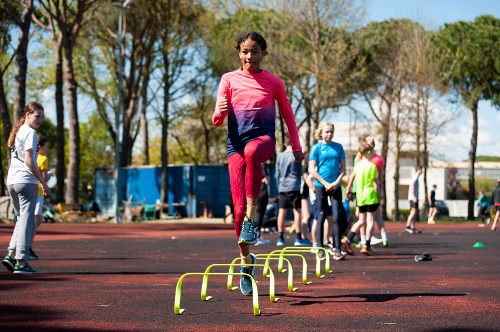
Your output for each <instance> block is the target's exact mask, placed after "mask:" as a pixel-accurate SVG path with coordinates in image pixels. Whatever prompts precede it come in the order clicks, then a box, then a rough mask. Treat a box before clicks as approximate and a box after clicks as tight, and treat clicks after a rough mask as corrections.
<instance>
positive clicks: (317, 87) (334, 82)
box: [263, 0, 363, 150]
mask: <svg viewBox="0 0 500 332" xmlns="http://www.w3.org/2000/svg"><path fill="white" fill-rule="evenodd" d="M266 8H269V10H270V12H274V13H275V15H274V17H272V19H268V22H266V23H267V24H264V25H263V29H264V33H265V34H266V35H267V36H269V41H270V44H271V45H275V46H274V47H273V52H274V53H275V54H274V55H273V57H272V58H271V60H269V61H270V63H271V64H272V70H273V71H274V72H275V73H276V74H277V75H278V76H280V77H282V78H283V80H284V81H285V85H287V86H288V87H289V89H288V92H292V93H296V98H298V105H299V107H301V108H304V111H305V118H306V119H305V121H304V123H306V125H307V126H308V137H307V140H306V145H307V149H308V150H310V147H311V146H312V144H314V138H313V135H312V133H313V132H314V131H315V129H316V128H317V127H318V125H319V122H320V121H321V120H322V118H323V117H324V116H325V114H326V112H327V111H335V110H337V109H338V108H339V107H340V106H341V105H345V104H347V103H348V101H349V98H350V96H351V93H352V92H353V91H354V90H353V88H354V86H355V84H354V83H355V82H356V80H357V79H358V78H359V74H360V71H359V69H360V68H361V67H360V64H362V63H363V58H362V57H359V53H358V49H357V48H356V47H355V43H354V41H353V40H352V39H351V34H350V33H349V31H350V30H351V29H352V28H353V27H355V26H356V24H357V22H360V19H361V17H362V15H363V10H362V6H361V2H358V1H347V0H335V1H321V0H308V1H302V0H274V1H268V2H267V6H266ZM267 17H270V16H269V15H267ZM278 45H279V47H278ZM291 63H293V64H294V65H293V66H290V64H291ZM292 86H293V88H292Z"/></svg>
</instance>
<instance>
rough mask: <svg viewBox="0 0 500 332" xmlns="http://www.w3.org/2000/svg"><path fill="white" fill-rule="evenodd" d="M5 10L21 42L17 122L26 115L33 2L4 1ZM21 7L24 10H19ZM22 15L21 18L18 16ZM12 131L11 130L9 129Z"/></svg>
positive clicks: (17, 66) (16, 84)
mask: <svg viewBox="0 0 500 332" xmlns="http://www.w3.org/2000/svg"><path fill="white" fill-rule="evenodd" d="M3 4H4V8H5V10H6V11H7V12H8V13H9V15H10V17H11V19H12V20H13V21H14V22H15V24H16V25H17V26H18V27H19V42H18V44H17V47H16V50H15V52H14V54H15V59H16V61H15V68H14V72H15V74H14V111H13V113H14V117H13V118H14V119H13V122H14V123H17V121H18V120H19V119H20V118H21V117H23V115H24V106H25V105H26V73H27V71H28V43H29V32H30V27H31V14H32V13H33V0H26V1H20V0H19V1H13V0H11V1H3ZM19 7H21V8H22V10H19V9H20V8H19ZM19 13H20V16H19V15H18V14H19ZM9 130H10V128H9Z"/></svg>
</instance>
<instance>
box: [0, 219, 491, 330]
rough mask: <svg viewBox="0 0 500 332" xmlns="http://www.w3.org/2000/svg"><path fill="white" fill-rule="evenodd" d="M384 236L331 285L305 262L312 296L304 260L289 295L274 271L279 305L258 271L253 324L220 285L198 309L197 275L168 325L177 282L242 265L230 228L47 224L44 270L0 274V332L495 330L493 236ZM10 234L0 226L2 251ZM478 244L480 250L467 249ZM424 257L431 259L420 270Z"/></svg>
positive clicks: (433, 229) (296, 265)
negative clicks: (303, 275)
mask: <svg viewBox="0 0 500 332" xmlns="http://www.w3.org/2000/svg"><path fill="white" fill-rule="evenodd" d="M386 225H387V228H388V232H389V241H390V246H389V247H388V248H381V247H380V246H376V247H375V249H376V255H375V256H373V257H367V256H364V255H362V254H360V253H359V249H358V252H357V254H356V255H355V256H348V259H347V260H345V261H340V262H337V261H333V260H332V261H331V267H332V270H333V273H331V274H325V271H324V264H322V270H321V271H322V274H325V277H324V278H322V279H318V278H317V277H316V274H315V258H314V255H313V254H310V253H303V255H304V257H305V258H306V259H307V263H308V280H309V281H312V284H310V285H304V284H302V279H301V271H302V263H301V260H300V258H297V257H289V260H290V261H291V263H292V267H293V270H294V286H295V287H298V290H297V291H296V292H290V291H289V290H288V288H287V275H288V274H280V273H278V272H277V268H276V265H277V263H276V261H273V263H272V264H271V268H272V270H273V272H274V274H275V278H276V288H275V289H276V297H279V301H278V302H274V303H273V302H271V301H270V299H269V298H270V296H269V279H266V278H264V277H262V268H260V267H257V269H256V277H257V281H258V282H259V283H258V292H259V305H260V309H261V315H260V316H254V314H253V306H252V297H245V296H243V295H242V294H241V292H240V291H239V290H236V291H232V292H231V291H228V290H227V287H226V282H227V278H226V277H222V276H211V277H210V279H209V284H208V285H209V286H208V295H211V296H213V299H211V300H210V301H201V299H200V289H201V280H202V278H201V276H188V277H186V278H185V279H184V283H183V287H182V298H181V300H182V301H181V307H182V308H185V309H186V311H185V312H184V313H183V314H182V315H176V314H174V296H175V290H176V284H177V281H178V280H179V277H180V276H181V275H183V274H184V273H187V272H203V271H205V269H206V267H207V266H209V265H210V264H213V263H230V262H231V261H232V260H233V259H234V258H236V257H237V256H238V251H237V246H236V239H235V236H234V231H233V229H232V225H224V224H221V223H218V224H187V223H185V222H183V220H179V221H176V222H175V223H173V222H168V223H164V224H146V223H142V224H118V225H116V224H93V225H90V224H44V225H42V226H41V227H40V229H39V231H38V234H37V236H36V240H35V250H36V251H37V253H38V255H39V256H40V260H39V261H34V262H32V266H33V267H35V268H36V269H37V270H38V271H39V274H38V275H33V276H19V275H14V274H11V273H9V272H8V271H7V270H6V269H5V268H4V267H3V266H0V295H1V296H0V331H188V330H190V331H270V330H272V329H277V330H280V331H333V330H336V331H337V330H338V331H340V330H342V331H499V330H500V317H499V316H500V291H499V287H500V284H499V275H500V264H499V263H500V259H499V253H500V232H493V231H491V230H490V229H489V228H486V227H485V228H479V227H477V223H472V222H468V223H460V224H459V223H457V224H448V223H447V224H437V225H433V226H428V225H418V226H420V228H419V229H421V230H422V231H423V232H422V233H421V234H416V235H412V234H408V233H406V232H405V231H404V224H402V223H387V224H386ZM12 229H13V227H12V226H9V225H3V224H2V225H0V246H1V247H3V248H7V245H8V241H9V239H10V236H11V233H12ZM287 236H289V238H288V239H287V241H288V243H289V244H292V243H293V236H292V235H288V234H287ZM267 238H268V239H270V240H271V243H273V244H272V245H267V246H258V247H254V248H253V250H252V251H253V252H254V253H269V252H271V251H272V250H275V249H278V248H277V247H276V246H275V245H274V243H276V242H275V241H276V239H277V235H276V234H274V235H267ZM476 242H482V243H483V244H484V248H473V245H474V244H475V243H476ZM4 250H5V249H4ZM5 252H6V250H5ZM424 252H428V253H430V254H431V255H432V257H433V260H432V261H430V262H416V261H415V260H414V257H415V255H417V254H421V253H424ZM213 271H214V272H225V271H227V269H226V268H223V269H220V268H219V269H214V270H213ZM234 284H236V285H238V284H239V281H238V279H237V277H236V279H235V282H234Z"/></svg>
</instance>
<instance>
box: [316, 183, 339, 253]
mask: <svg viewBox="0 0 500 332" xmlns="http://www.w3.org/2000/svg"><path fill="white" fill-rule="evenodd" d="M315 189H316V190H315V191H316V207H317V209H318V220H317V227H316V238H317V241H318V246H319V247H322V246H323V236H324V226H325V219H326V217H328V216H327V215H325V207H327V206H328V197H329V196H330V202H331V205H332V217H333V241H334V242H335V249H338V250H340V236H341V233H340V227H339V224H340V223H339V214H340V206H341V205H342V203H341V200H342V188H340V187H337V190H335V192H333V193H331V194H330V193H327V192H326V190H325V187H316V186H315Z"/></svg>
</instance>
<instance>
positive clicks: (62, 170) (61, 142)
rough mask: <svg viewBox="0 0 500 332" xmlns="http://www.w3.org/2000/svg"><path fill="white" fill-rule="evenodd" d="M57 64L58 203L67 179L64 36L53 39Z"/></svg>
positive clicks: (62, 198) (62, 199) (60, 200)
mask: <svg viewBox="0 0 500 332" xmlns="http://www.w3.org/2000/svg"><path fill="white" fill-rule="evenodd" d="M53 46H54V55H55V64H56V86H55V89H56V91H55V99H56V118H57V123H56V126H57V128H56V136H57V146H56V155H57V165H56V179H57V190H56V200H57V202H62V201H64V179H65V177H66V162H65V159H66V153H65V150H64V146H65V145H66V137H65V135H64V100H63V88H64V78H63V60H62V58H63V57H62V34H60V35H59V37H58V38H57V40H56V39H55V38H54V39H53Z"/></svg>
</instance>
